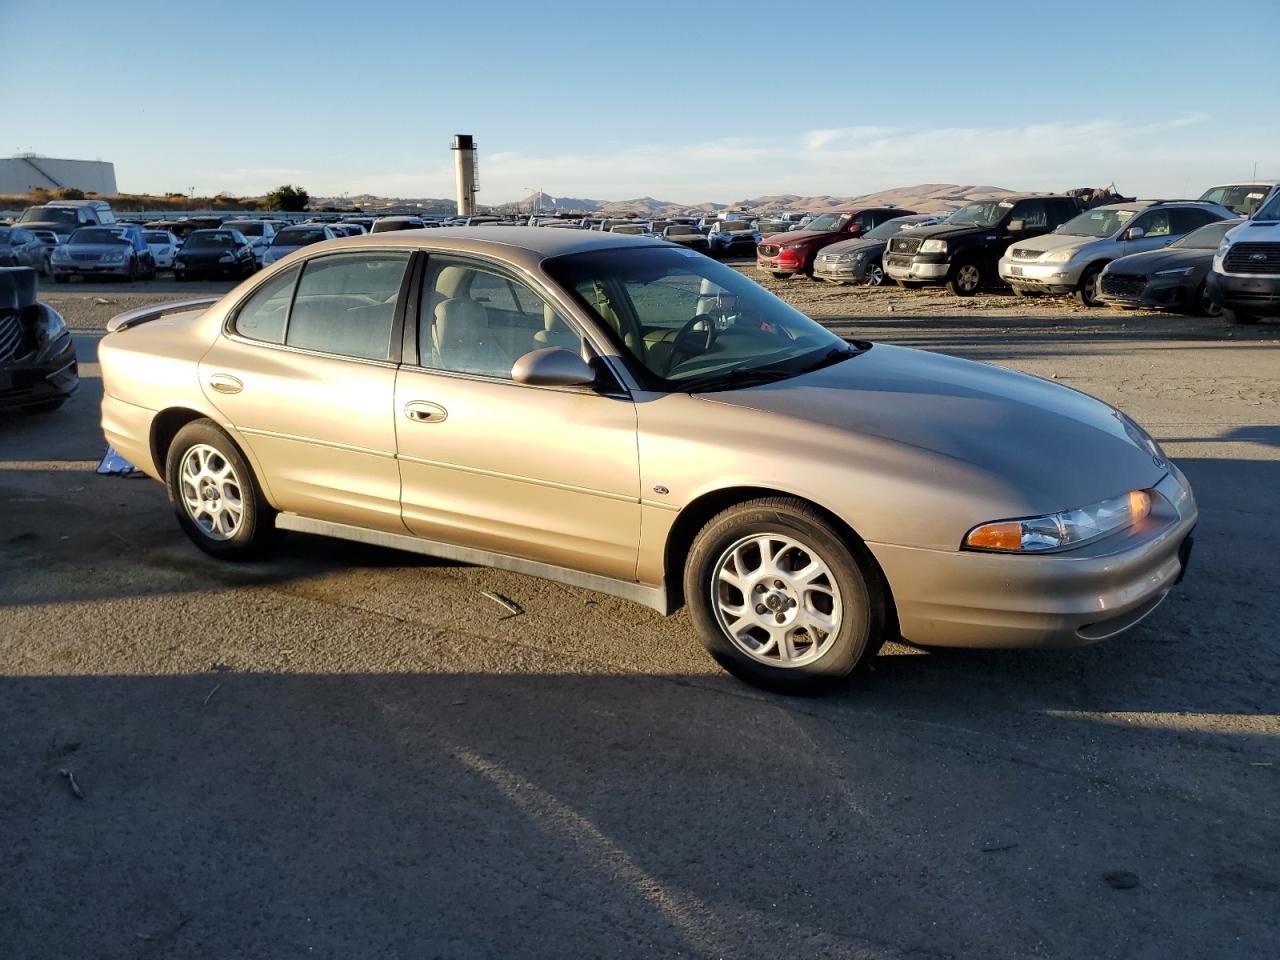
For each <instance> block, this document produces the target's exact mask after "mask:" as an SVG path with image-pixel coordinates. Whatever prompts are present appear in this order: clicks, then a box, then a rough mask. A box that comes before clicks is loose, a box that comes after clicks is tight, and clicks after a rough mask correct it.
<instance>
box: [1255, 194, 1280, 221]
mask: <svg viewBox="0 0 1280 960" xmlns="http://www.w3.org/2000/svg"><path fill="white" fill-rule="evenodd" d="M1253 219H1254V220H1280V190H1277V191H1276V192H1275V193H1273V194H1272V195H1271V199H1270V200H1268V201H1267V202H1266V203H1264V204H1263V205H1262V206H1261V207H1259V208H1258V210H1257V212H1256V213H1254V215H1253Z"/></svg>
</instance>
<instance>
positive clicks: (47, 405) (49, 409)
mask: <svg viewBox="0 0 1280 960" xmlns="http://www.w3.org/2000/svg"><path fill="white" fill-rule="evenodd" d="M66 402H67V398H66V397H59V398H58V399H57V400H46V401H45V402H44V403H37V404H33V405H32V406H30V407H23V408H22V412H23V413H29V414H41V413H53V411H55V410H57V409H58V408H59V407H61V406H62V405H63V404H64V403H66Z"/></svg>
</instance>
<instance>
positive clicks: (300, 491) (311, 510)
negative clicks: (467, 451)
mask: <svg viewBox="0 0 1280 960" xmlns="http://www.w3.org/2000/svg"><path fill="white" fill-rule="evenodd" d="M408 263H409V254H408V253H404V252H399V251H386V252H377V253H354V252H353V253H335V254H325V255H319V256H315V257H311V258H310V259H308V260H307V261H306V262H305V263H304V264H303V265H302V266H301V267H296V268H294V269H291V270H287V271H285V272H283V273H280V274H277V275H276V276H275V277H273V278H272V279H270V280H268V281H267V282H266V283H264V284H263V285H262V286H260V287H259V288H258V289H257V290H256V291H254V292H253V293H252V294H250V296H249V298H248V299H247V300H246V301H245V303H244V304H243V305H242V306H240V307H239V308H237V310H236V312H235V314H234V315H233V317H232V329H233V331H234V332H233V334H232V335H231V336H223V337H219V338H218V340H217V342H216V343H215V344H214V346H213V348H212V349H211V350H210V351H209V352H208V354H206V355H205V357H204V359H203V360H201V362H200V380H201V386H202V388H203V389H204V392H205V395H206V396H207V397H208V398H209V401H210V402H211V403H212V404H214V406H215V407H217V409H218V410H219V411H220V412H221V413H222V414H223V416H225V417H226V419H227V421H228V422H230V423H231V424H232V425H233V426H234V427H236V429H237V430H238V431H239V432H240V434H241V435H242V436H243V438H244V441H245V443H246V444H247V445H248V446H249V449H250V452H251V454H252V455H253V457H254V458H255V459H256V461H257V463H258V466H259V468H260V471H261V474H262V478H263V480H264V482H265V485H266V487H267V490H268V492H269V495H270V497H271V499H272V501H273V502H274V503H275V505H276V506H277V507H279V508H280V509H281V510H285V511H289V512H292V513H298V514H301V515H303V516H306V517H314V518H316V519H321V520H332V521H336V522H341V523H350V524H355V525H357V526H363V527H372V528H375V529H379V530H388V531H392V532H397V533H403V532H404V524H403V522H402V521H401V519H400V472H399V469H398V468H397V466H396V460H395V455H396V442H395V430H396V424H395V417H394V413H393V406H392V401H393V399H394V393H395V380H396V364H395V362H394V361H395V356H396V353H398V351H395V350H393V343H398V339H397V338H393V332H394V331H396V326H397V319H396V318H397V304H398V302H399V299H400V296H401V286H402V280H403V278H404V276H405V274H406V268H407V266H408Z"/></svg>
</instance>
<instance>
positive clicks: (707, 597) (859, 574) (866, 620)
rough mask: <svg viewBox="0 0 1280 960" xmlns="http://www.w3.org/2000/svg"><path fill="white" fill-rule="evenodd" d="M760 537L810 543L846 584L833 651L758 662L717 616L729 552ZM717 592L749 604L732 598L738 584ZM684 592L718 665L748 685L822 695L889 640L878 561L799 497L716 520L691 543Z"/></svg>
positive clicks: (751, 504) (732, 511)
mask: <svg viewBox="0 0 1280 960" xmlns="http://www.w3.org/2000/svg"><path fill="white" fill-rule="evenodd" d="M759 535H777V536H779V537H788V538H794V539H795V540H796V541H798V542H799V543H802V544H804V545H805V546H806V547H807V548H809V549H811V550H812V551H813V552H814V554H815V555H816V557H817V559H820V560H821V561H822V562H823V563H825V565H826V567H827V568H828V570H829V571H830V572H831V578H832V579H833V580H834V583H835V586H836V587H837V588H838V591H839V596H840V598H841V606H842V614H841V617H840V621H839V625H838V627H837V629H836V630H835V631H834V633H832V634H830V635H829V638H828V639H826V640H825V641H822V642H823V643H825V644H827V645H826V647H825V649H822V652H820V653H818V655H817V657H816V658H815V659H814V660H813V661H811V662H808V663H804V664H801V665H799V666H791V667H782V666H774V665H771V664H769V663H767V662H765V661H764V660H762V659H758V658H757V657H755V656H752V655H751V654H749V653H747V652H746V651H745V650H744V649H742V648H741V647H739V646H738V645H737V644H736V643H735V642H734V641H733V640H731V639H730V637H729V634H728V632H727V631H726V629H725V628H724V627H722V626H721V624H720V622H719V620H718V618H717V612H716V608H715V606H714V604H715V603H716V602H718V601H713V597H712V590H713V587H715V584H713V579H714V578H715V577H716V569H717V567H718V566H719V565H720V562H721V559H722V557H724V556H725V555H726V553H727V552H728V551H729V550H730V549H731V548H733V546H734V545H735V544H737V543H739V541H742V540H743V539H745V538H749V537H752V536H759ZM748 549H750V548H748ZM801 562H803V561H801ZM770 576H772V575H770ZM765 579H766V580H767V579H768V577H766V578H765ZM716 582H717V583H718V581H716ZM775 582H776V583H780V582H781V581H775ZM760 586H761V584H759V583H757V584H756V586H755V587H754V588H753V592H752V593H751V596H752V597H754V596H755V593H754V590H758V589H759V588H760ZM716 589H717V590H720V589H728V590H729V593H730V595H731V597H730V602H732V603H734V604H737V603H738V602H739V600H741V601H742V602H744V603H745V601H746V596H745V595H743V596H741V597H740V598H737V599H734V598H732V593H733V590H734V588H716ZM684 592H685V597H686V599H687V600H688V603H689V612H690V616H691V618H692V619H693V622H694V625H695V626H696V627H697V629H698V632H699V635H700V637H701V639H702V642H703V645H704V646H705V647H706V648H707V652H708V653H710V654H711V656H712V657H713V658H714V659H715V660H716V662H717V663H719V664H720V666H722V667H723V668H724V669H725V670H727V671H729V672H730V673H732V674H733V675H734V676H735V677H738V678H739V679H741V680H744V681H746V682H747V683H750V684H753V685H755V686H759V687H763V688H765V689H768V690H775V691H778V692H780V693H792V694H799V693H815V692H819V691H821V690H824V689H827V688H829V687H831V686H832V685H834V684H835V683H837V682H839V681H840V680H842V679H843V678H845V677H847V676H848V675H849V674H850V673H852V672H853V670H854V669H855V668H856V667H857V666H858V664H859V663H861V662H863V661H864V660H866V659H869V658H870V657H872V656H874V655H875V653H876V652H877V651H878V650H879V649H880V645H881V643H882V642H883V640H884V632H885V624H886V610H887V607H888V602H887V599H886V596H885V589H884V586H883V584H882V581H881V577H880V574H879V570H878V568H877V566H876V563H875V560H874V559H872V557H871V555H870V554H869V553H868V552H867V550H866V548H865V547H864V546H863V545H862V544H861V543H860V542H854V543H848V542H846V541H845V540H844V539H843V538H842V537H841V536H840V534H839V533H837V532H836V531H835V530H834V529H833V528H832V527H831V525H830V523H829V522H828V520H827V519H826V517H825V516H824V515H823V514H822V512H821V511H820V510H818V509H817V508H815V507H814V506H813V505H812V504H809V503H806V502H805V501H803V500H797V499H794V498H791V497H765V498H761V499H759V500H750V501H748V502H746V503H741V504H738V505H736V506H733V507H730V508H728V509H727V510H724V511H722V512H721V513H719V514H717V515H716V516H714V517H712V518H711V520H709V521H708V522H707V524H706V526H704V527H703V528H702V530H701V531H699V533H698V535H697V537H695V538H694V541H693V545H692V547H691V548H690V551H689V557H688V560H687V561H686V564H685V570H684ZM771 602H772V601H771ZM796 607H797V605H796V604H795V603H792V604H791V607H787V606H786V605H785V603H784V604H783V606H782V607H781V609H782V610H783V611H785V610H788V609H792V608H796ZM764 609H765V607H764V604H760V605H758V606H757V607H756V610H757V611H761V610H764ZM773 609H777V608H773ZM773 615H774V614H765V616H773ZM782 615H783V614H781V613H779V614H777V616H779V617H781V616H782ZM745 616H748V617H750V616H754V615H753V614H751V613H747V614H745ZM790 616H794V615H790ZM779 622H781V621H779ZM752 629H755V628H752ZM801 642H802V643H803V641H801ZM797 649H800V648H799V647H798V646H797ZM819 649H821V648H819Z"/></svg>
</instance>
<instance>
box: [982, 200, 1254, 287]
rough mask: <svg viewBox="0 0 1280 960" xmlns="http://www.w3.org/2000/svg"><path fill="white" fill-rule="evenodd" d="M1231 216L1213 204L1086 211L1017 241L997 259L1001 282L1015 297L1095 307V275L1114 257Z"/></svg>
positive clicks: (1150, 203) (1155, 203) (1143, 203)
mask: <svg viewBox="0 0 1280 960" xmlns="http://www.w3.org/2000/svg"><path fill="white" fill-rule="evenodd" d="M1230 219H1232V213H1231V211H1230V210H1228V209H1227V208H1226V207H1224V206H1222V205H1220V204H1217V203H1199V202H1193V201H1190V200H1175V201H1166V200H1130V201H1126V202H1124V203H1109V204H1107V205H1105V206H1101V207H1094V208H1093V209H1091V210H1086V211H1085V212H1084V213H1081V214H1080V215H1079V216H1076V217H1073V218H1072V219H1071V220H1068V221H1067V222H1066V223H1064V224H1062V225H1061V226H1060V227H1058V228H1057V229H1055V230H1054V231H1053V232H1052V233H1048V234H1045V235H1044V236H1040V237H1035V238H1032V239H1030V240H1024V241H1022V242H1020V243H1015V244H1013V245H1011V246H1010V247H1009V249H1008V250H1006V251H1005V255H1004V256H1003V257H1001V258H1000V264H999V270H1000V279H1001V280H1003V281H1004V282H1005V283H1007V284H1008V285H1009V286H1011V287H1013V289H1014V291H1015V292H1017V293H1022V294H1026V293H1056V294H1074V295H1075V297H1076V298H1077V299H1078V300H1079V301H1080V303H1082V304H1083V305H1084V306H1086V307H1096V306H1097V305H1098V277H1099V276H1100V275H1101V274H1102V268H1103V267H1105V266H1106V265H1107V264H1108V263H1110V262H1111V261H1112V260H1114V259H1115V258H1116V257H1124V256H1128V255H1129V254H1131V253H1141V252H1143V251H1144V250H1155V249H1156V248H1158V247H1163V246H1165V245H1167V244H1168V243H1170V242H1171V241H1173V240H1175V239H1177V238H1178V237H1184V236H1186V235H1187V234H1188V233H1190V232H1191V231H1192V230H1197V229H1199V228H1200V227H1203V226H1204V225H1205V224H1208V223H1213V222H1214V221H1215V220H1230Z"/></svg>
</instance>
